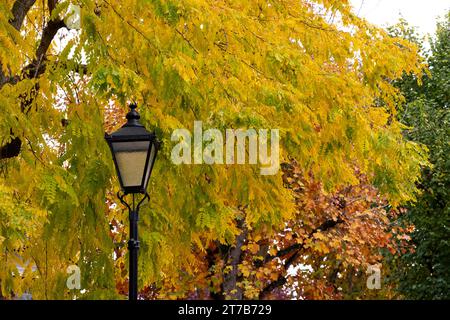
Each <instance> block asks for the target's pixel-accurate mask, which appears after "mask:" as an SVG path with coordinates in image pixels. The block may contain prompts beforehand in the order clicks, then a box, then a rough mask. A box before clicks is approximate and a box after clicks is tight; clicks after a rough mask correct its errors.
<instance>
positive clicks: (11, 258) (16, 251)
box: [0, 0, 426, 298]
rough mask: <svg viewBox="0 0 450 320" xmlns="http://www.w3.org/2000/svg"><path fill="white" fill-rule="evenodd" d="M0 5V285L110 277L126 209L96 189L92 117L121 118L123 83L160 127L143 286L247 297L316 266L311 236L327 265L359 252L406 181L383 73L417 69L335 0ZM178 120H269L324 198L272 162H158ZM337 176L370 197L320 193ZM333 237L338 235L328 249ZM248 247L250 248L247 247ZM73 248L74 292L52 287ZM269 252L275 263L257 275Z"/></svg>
mask: <svg viewBox="0 0 450 320" xmlns="http://www.w3.org/2000/svg"><path fill="white" fill-rule="evenodd" d="M69 4H76V5H78V6H79V7H80V11H81V29H80V30H68V27H67V25H66V23H65V22H64V12H65V10H66V9H67V8H68V6H69ZM0 23H1V25H2V37H1V42H0V64H1V68H0V69H1V71H0V72H1V74H0V80H1V82H0V110H1V114H2V121H1V122H0V137H1V140H0V145H1V146H0V164H1V174H2V175H1V179H0V192H1V195H2V197H1V198H0V216H1V220H0V248H1V252H0V254H1V256H0V261H1V262H0V263H1V268H0V281H1V288H2V291H1V292H2V295H3V296H8V297H9V296H12V295H18V294H20V293H21V292H23V291H24V290H30V291H31V292H32V294H33V296H34V297H36V298H69V297H70V298H72V297H74V296H77V297H80V296H82V297H85V298H108V297H117V294H118V293H120V292H121V284H123V283H125V279H126V270H125V268H124V267H123V266H124V265H125V261H124V260H125V259H126V256H125V255H123V254H122V253H121V252H123V247H124V243H125V242H124V239H125V238H126V233H125V232H120V231H121V230H122V229H123V226H124V224H125V223H126V214H125V212H124V210H123V208H121V207H119V206H117V205H116V204H115V203H114V202H115V201H116V200H115V199H114V198H113V197H112V196H111V195H112V194H115V192H116V191H117V183H116V181H115V180H114V179H115V178H114V177H113V176H114V175H113V166H112V162H111V159H110V154H109V151H108V150H107V147H106V145H105V143H104V141H103V132H104V131H105V130H107V131H110V130H113V129H115V128H117V127H118V126H119V125H120V119H121V118H122V117H123V112H124V111H123V110H124V109H125V105H126V103H127V102H128V101H131V100H135V101H137V102H138V104H139V105H140V106H141V107H140V110H139V111H140V113H141V115H142V121H143V123H144V124H145V125H146V126H147V127H148V128H149V129H154V130H156V132H157V134H158V135H159V137H161V140H162V142H163V149H162V152H161V153H160V154H159V157H158V160H157V164H156V166H155V169H154V172H153V175H152V181H151V184H150V186H149V192H150V194H151V195H152V198H151V201H150V205H148V206H146V208H144V209H143V210H142V214H141V222H140V224H141V230H142V231H143V232H142V233H141V251H140V260H139V268H140V279H139V281H140V287H141V288H149V289H146V292H148V293H149V294H151V293H152V292H155V290H154V288H159V292H161V291H164V292H163V294H162V296H171V297H185V296H187V295H188V294H189V292H192V291H193V290H192V288H197V289H198V288H202V285H204V286H203V288H207V291H209V292H213V293H214V292H215V293H217V292H218V291H220V290H222V292H219V294H221V295H222V296H223V297H225V296H228V297H235V298H240V297H244V296H245V297H257V296H259V297H264V296H265V295H266V294H267V295H269V294H270V292H272V291H273V290H274V289H276V288H280V287H281V286H282V285H283V284H290V283H289V281H291V280H289V279H288V278H286V276H285V271H287V269H289V267H290V266H291V265H294V264H299V263H304V264H308V265H312V264H317V265H319V269H320V268H321V267H320V265H321V264H323V263H322V262H320V259H318V258H316V257H312V254H313V253H316V252H322V253H326V254H328V253H330V255H329V256H328V259H327V261H328V262H327V263H324V264H325V265H327V266H328V269H327V270H331V269H333V268H334V269H333V270H342V269H340V268H345V269H347V265H346V264H348V263H350V264H353V265H355V266H356V265H360V264H361V263H370V262H372V260H374V259H373V256H372V254H374V253H373V252H372V251H371V250H369V251H370V252H366V251H364V250H365V249H364V247H365V246H370V244H374V242H375V241H377V240H376V239H381V238H384V237H385V234H384V232H383V231H382V230H383V228H384V227H383V226H384V225H385V222H384V218H383V216H384V211H383V210H382V208H381V206H384V203H388V204H390V205H393V206H395V205H398V204H399V203H402V202H404V201H408V200H411V199H414V194H415V192H416V186H415V182H416V181H417V180H418V178H419V173H420V165H421V164H425V163H426V161H425V155H424V150H423V148H421V147H420V145H418V144H416V143H414V142H411V141H406V140H405V139H404V138H403V136H402V128H403V126H402V124H401V123H400V122H399V121H398V120H397V118H396V116H395V115H396V106H397V104H398V103H399V101H401V100H402V95H401V93H400V92H399V91H398V90H397V89H396V88H395V87H394V86H393V85H392V80H394V79H397V78H399V77H401V76H402V74H403V73H404V72H406V73H414V74H420V73H421V70H422V67H423V66H422V62H421V59H420V57H419V56H418V54H417V48H416V46H415V45H413V44H411V43H409V42H408V41H406V40H403V39H400V38H392V37H389V36H388V35H387V34H386V33H385V32H384V31H383V30H381V29H379V28H377V27H375V26H372V25H370V24H368V23H367V22H366V21H364V20H362V19H359V18H358V17H357V16H356V15H355V14H354V13H353V12H352V9H351V5H350V4H349V3H348V1H334V0H321V1H319V0H317V1H291V0H284V1H270V2H267V1H253V0H252V1H218V2H210V1H203V0H186V1H165V2H162V1H157V0H155V1H143V0H127V1H119V0H104V1H92V0H78V1H68V0H65V1H57V0H49V1H42V2H39V1H33V0H17V1H13V0H7V1H4V2H2V4H0ZM67 34H70V36H67ZM194 120H202V121H203V124H204V126H205V127H210V128H219V129H225V128H250V127H251V128H256V129H259V128H263V129H266V128H278V129H280V133H281V159H282V161H283V162H285V163H288V164H290V163H291V159H295V160H292V161H296V162H295V163H296V164H297V165H296V166H298V167H299V169H298V170H300V172H302V174H303V175H304V176H303V177H299V178H298V179H306V180H305V181H307V182H308V183H309V180H308V177H312V178H313V179H314V181H316V182H315V183H317V185H318V186H320V187H314V186H313V185H311V186H310V187H311V188H312V189H311V190H310V191H308V192H311V194H314V191H313V190H314V188H317V190H320V192H318V196H323V197H325V195H328V196H327V197H325V198H324V200H323V201H322V202H321V203H322V204H321V205H319V207H320V206H322V205H325V204H326V203H328V205H327V206H328V207H329V208H328V209H326V208H319V209H320V210H319V209H317V210H319V211H320V214H321V216H317V217H316V216H314V217H313V215H314V214H315V213H314V211H315V209H314V210H312V209H311V206H312V207H314V206H315V205H311V204H310V205H309V206H308V205H307V206H305V208H307V209H301V210H299V206H298V199H297V195H296V193H295V191H294V190H292V188H289V187H288V188H285V184H286V179H287V178H286V173H285V176H284V177H285V178H284V179H283V175H282V173H281V172H279V173H278V174H276V175H274V176H261V175H260V174H259V168H257V167H255V166H252V165H214V166H210V165H181V166H177V165H174V164H173V163H171V161H170V152H171V142H170V136H171V133H172V131H173V130H174V129H177V128H190V129H192V126H193V122H194ZM288 171H289V170H288ZM288 175H289V174H288ZM301 181H302V180H301ZM290 183H294V182H292V181H291V182H289V181H287V185H289V184H290ZM295 183H298V182H295ZM361 184H364V187H361ZM366 185H367V187H366ZM308 190H309V189H308ZM355 190H357V191H355ZM336 192H337V193H336ZM353 192H357V193H358V192H359V193H360V194H361V195H363V194H368V193H370V194H372V195H374V194H380V199H382V200H378V199H375V200H374V199H372V200H364V201H363V202H362V203H361V202H360V201H355V202H354V203H352V205H351V206H350V208H348V207H347V206H344V207H339V205H338V206H337V207H336V206H335V205H334V204H333V205H332V204H331V203H332V202H333V201H334V200H332V199H333V196H330V195H329V194H330V193H331V194H334V195H339V194H340V193H343V194H344V195H345V196H346V195H348V196H350V197H351V199H353V198H355V199H356V198H357V196H355V195H354V193H353ZM322 193H323V195H322ZM105 199H107V201H106V203H105ZM305 199H308V197H307V196H306V198H305ZM302 201H303V200H302ZM305 201H306V200H305ZM350 201H351V202H352V201H353V200H350ZM382 203H383V204H382ZM369 204H376V205H377V206H379V207H380V208H378V209H374V210H372V208H369V207H368V206H369ZM340 206H342V204H341V205H340ZM301 208H303V207H301ZM336 208H340V209H339V210H338V209H336ZM345 208H347V209H345ZM347 210H348V211H347ZM361 210H362V211H361ZM367 210H368V211H367ZM361 212H363V213H361ZM359 214H362V215H368V216H369V220H368V221H369V222H368V223H365V224H363V225H364V227H365V228H372V225H373V229H376V231H377V232H375V231H374V234H373V237H362V238H361V237H360V238H358V237H356V236H355V235H357V234H358V232H359V231H357V228H356V227H355V229H352V228H351V226H353V225H354V224H353V223H351V222H350V221H354V220H355V219H356V220H357V219H358V216H359ZM300 218H301V219H300ZM359 218H361V217H359ZM341 220H342V221H343V222H342V223H341ZM302 221H303V222H302ZM305 222H306V224H304V223H305ZM333 225H334V226H337V225H339V228H335V229H332V227H333ZM356 225H357V226H361V224H359V223H357V224H356ZM328 226H330V227H328ZM289 228H290V229H292V230H291V231H289ZM358 228H359V227H358ZM319 230H320V231H319ZM370 230H372V229H370ZM371 232H372V231H371ZM341 234H346V235H347V236H348V237H349V238H348V241H347V240H346V239H345V238H340V236H341ZM276 239H278V241H281V242H279V243H280V246H274V245H273V243H274V242H273V241H274V240H276ZM328 239H333V240H332V241H331V242H330V243H328V244H327V241H328ZM244 240H245V241H244ZM360 240H361V241H363V242H364V243H362V244H361V245H360V246H357V245H356V243H355V241H356V242H358V241H360ZM339 241H341V244H342V243H345V242H346V241H347V242H348V247H349V248H353V249H352V250H353V251H350V249H349V250H347V251H346V253H345V255H346V257H345V259H340V258H339V257H338V256H337V255H338V254H341V255H342V254H343V252H342V250H338V246H339V243H340V242H339ZM294 242H295V243H294ZM281 244H283V247H281ZM381 245H385V242H382V243H381ZM386 245H387V244H386ZM244 246H245V247H244ZM330 246H332V248H330ZM300 249H302V250H303V249H307V250H309V251H308V252H309V259H310V260H308V261H305V262H302V261H304V260H305V259H308V258H307V257H306V254H305V253H304V251H300ZM331 249H333V250H331ZM327 251H329V252H327ZM362 251H364V252H362ZM259 252H260V253H261V254H258V255H256V256H257V257H260V256H261V257H262V259H263V260H262V261H261V262H258V261H253V258H251V257H250V254H256V253H259ZM113 253H115V255H113ZM205 255H206V256H207V257H209V258H210V260H211V263H210V264H208V265H206V267H205V263H204V257H205ZM356 255H358V256H357V257H356ZM217 257H219V258H217ZM220 257H222V258H220ZM224 257H226V259H225V258H224ZM279 258H285V259H282V260H280V259H279ZM258 259H260V258H258ZM333 259H337V260H333ZM266 260H267V261H266ZM322 260H323V259H322ZM341 260H342V265H343V266H342V267H337V266H331V263H332V262H333V261H341ZM375 260H376V259H375ZM220 261H222V262H223V263H221V262H220ZM289 261H290V262H289ZM74 263H76V264H78V265H79V266H80V268H81V274H82V288H83V289H85V291H84V293H83V294H81V293H80V292H78V291H69V290H68V289H67V288H66V287H65V280H66V277H67V274H66V273H65V270H66V267H67V266H68V265H70V264H74ZM250 264H251V265H252V266H251V267H249V265H250ZM266 264H269V265H270V266H271V267H270V268H267V269H268V270H269V271H267V270H265V269H264V268H265V265H266ZM17 265H22V266H24V267H25V269H24V270H23V272H21V273H19V272H18V271H17ZM205 268H207V269H205ZM211 268H212V269H211ZM277 268H284V271H283V272H281V273H280V272H279V273H278V274H277V275H276V276H275V275H272V273H273V272H272V271H270V270H276V269H277ZM316 269H317V268H316ZM214 270H216V271H214ZM202 272H203V273H206V274H203V275H201V273H202ZM258 272H262V273H263V275H258ZM338 272H339V271H337V272H334V274H336V276H338ZM214 275H219V276H218V277H215V276H214ZM238 277H243V278H245V279H246V281H247V283H248V285H244V286H243V285H242V282H243V281H245V280H242V281H241V280H239V281H238ZM330 277H331V276H330ZM180 279H183V281H181V282H180ZM293 279H294V278H293ZM256 281H259V282H256ZM295 281H296V282H297V283H300V282H299V281H301V277H300V276H298V277H296V278H295ZM116 282H117V283H118V288H116V286H115V283H116ZM238 284H239V286H238ZM321 285H322V284H321V283H318V284H317V286H318V287H319V286H321ZM217 286H218V287H220V288H222V289H220V290H219V289H218V290H213V289H214V288H215V287H216V288H217ZM300 287H301V283H300V284H299V285H297V286H296V287H294V288H296V289H295V290H300V289H298V288H300ZM269 289H270V290H269ZM337 289H338V288H336V290H337ZM302 290H306V289H305V288H303V289H302ZM156 291H157V290H156ZM302 292H304V291H302ZM302 292H299V294H303V293H302ZM311 296H314V295H311ZM322 296H324V295H322Z"/></svg>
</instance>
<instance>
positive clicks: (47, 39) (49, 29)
mask: <svg viewBox="0 0 450 320" xmlns="http://www.w3.org/2000/svg"><path fill="white" fill-rule="evenodd" d="M17 2H23V3H25V2H26V1H17ZM17 2H16V3H17ZM28 2H30V1H28ZM28 2H26V3H28ZM16 3H15V4H14V6H13V10H18V9H14V7H15V5H16ZM33 3H34V1H33ZM31 5H32V4H31ZM31 5H30V7H31ZM22 14H23V13H22V11H17V16H16V15H14V19H13V20H12V22H10V23H11V24H12V23H13V22H14V23H16V24H18V23H19V22H18V21H19V20H20V19H22V21H20V23H22V22H23V17H22ZM25 14H26V12H25ZM21 17H22V18H21ZM65 26H66V25H65V23H64V21H62V20H50V21H49V22H48V23H47V25H46V26H45V27H44V30H43V31H42V38H41V41H40V43H39V46H38V48H37V50H36V58H35V59H34V60H33V61H32V62H31V63H30V64H29V65H27V66H25V67H24V68H23V70H22V75H21V76H14V77H9V78H7V77H5V76H4V75H3V72H2V71H1V70H2V68H0V81H1V82H0V89H1V88H2V87H3V85H5V84H6V83H10V84H16V83H18V82H19V81H20V80H23V79H35V78H38V77H39V76H40V75H41V74H43V73H44V72H45V67H46V65H45V55H46V53H47V50H48V48H49V47H50V44H51V43H52V41H53V38H54V37H55V35H56V33H57V32H58V30H59V29H61V28H63V27H65ZM38 90H39V86H38V85H37V84H36V85H35V86H34V87H33V89H32V93H31V94H30V95H29V97H28V98H25V99H23V100H22V101H21V110H22V112H26V111H27V110H28V109H29V106H30V105H31V104H32V102H33V100H34V97H36V95H37V92H38ZM25 96H27V95H25ZM11 135H13V132H12V131H11ZM21 145H22V142H21V140H20V138H18V137H15V138H13V139H12V140H11V141H10V142H9V143H7V144H6V145H3V146H1V147H0V160H2V159H7V158H14V157H17V156H18V155H19V153H20V149H21Z"/></svg>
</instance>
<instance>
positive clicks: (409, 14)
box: [350, 0, 450, 35]
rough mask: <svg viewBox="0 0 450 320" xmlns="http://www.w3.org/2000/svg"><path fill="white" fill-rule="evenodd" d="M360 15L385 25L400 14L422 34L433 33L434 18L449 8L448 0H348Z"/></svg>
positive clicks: (434, 27) (389, 23)
mask: <svg viewBox="0 0 450 320" xmlns="http://www.w3.org/2000/svg"><path fill="white" fill-rule="evenodd" d="M350 2H351V3H352V4H353V6H354V8H355V12H359V16H360V17H364V18H366V19H367V20H368V21H369V22H371V23H373V24H376V25H379V26H381V27H385V26H388V25H392V24H395V23H396V22H397V21H398V19H399V17H400V14H401V16H403V18H405V19H406V20H407V21H408V22H409V24H411V25H413V26H415V27H417V28H418V31H419V33H421V34H422V35H427V34H431V35H433V34H434V32H435V31H436V19H437V18H438V17H439V16H443V15H444V14H445V13H446V12H447V10H449V9H450V0H350Z"/></svg>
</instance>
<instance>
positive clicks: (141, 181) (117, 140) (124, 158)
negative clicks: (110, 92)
mask: <svg viewBox="0 0 450 320" xmlns="http://www.w3.org/2000/svg"><path fill="white" fill-rule="evenodd" d="M136 107H137V106H136V104H131V105H130V112H128V114H127V116H126V118H127V123H126V124H125V125H123V126H122V128H120V129H119V130H117V131H116V132H113V133H112V134H110V135H109V134H106V133H105V140H106V141H107V142H108V145H109V148H110V149H111V153H112V156H113V160H114V166H115V167H116V171H117V176H118V177H119V182H120V186H121V189H122V192H123V193H122V194H120V191H119V192H118V193H117V196H118V198H119V199H120V201H121V202H122V203H123V204H124V205H125V206H126V207H127V208H128V211H129V220H130V239H129V241H128V251H129V253H130V256H129V263H130V264H129V293H128V299H129V300H137V291H138V290H137V279H138V251H139V240H138V220H139V207H140V206H141V204H142V202H143V201H144V200H145V199H149V195H148V193H147V185H148V181H149V180H150V175H151V173H152V169H153V164H154V163H155V159H156V154H157V152H158V149H159V142H158V140H157V139H156V136H155V134H154V133H153V132H149V131H147V130H146V129H145V128H144V126H143V125H142V124H140V123H139V119H140V116H139V113H138V112H137V111H136ZM128 194H132V203H131V205H130V204H128V203H127V202H126V201H125V200H124V198H125V196H126V195H128ZM136 194H143V195H144V197H143V198H142V199H141V200H140V201H139V202H138V204H137V205H136V203H135V196H136Z"/></svg>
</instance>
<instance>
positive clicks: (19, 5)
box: [9, 0, 36, 31]
mask: <svg viewBox="0 0 450 320" xmlns="http://www.w3.org/2000/svg"><path fill="white" fill-rule="evenodd" d="M35 2H36V0H17V1H16V2H14V4H13V7H12V9H11V12H12V15H13V18H12V19H11V20H10V21H9V23H10V24H11V25H12V26H13V27H14V29H16V30H17V31H20V28H21V27H22V24H23V20H24V19H25V17H26V15H27V13H28V11H30V9H31V7H32V6H33V5H34V3H35Z"/></svg>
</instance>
